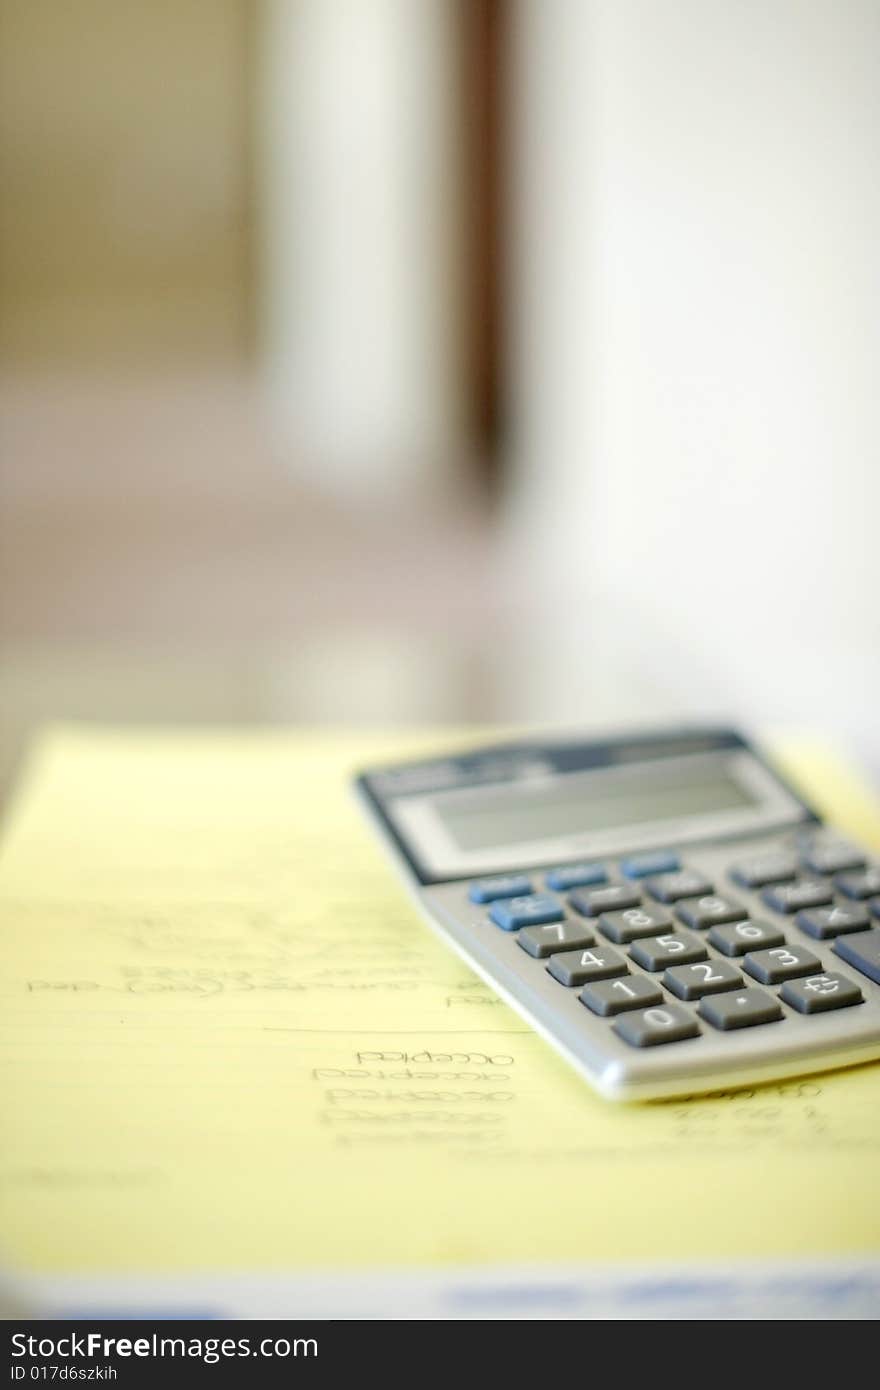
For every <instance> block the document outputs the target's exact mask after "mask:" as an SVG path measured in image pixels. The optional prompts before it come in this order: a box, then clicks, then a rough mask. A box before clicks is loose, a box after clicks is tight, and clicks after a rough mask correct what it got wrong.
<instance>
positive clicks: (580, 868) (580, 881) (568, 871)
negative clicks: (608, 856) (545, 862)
mask: <svg viewBox="0 0 880 1390" xmlns="http://www.w3.org/2000/svg"><path fill="white" fill-rule="evenodd" d="M546 882H547V887H548V888H555V890H556V892H557V893H567V892H568V890H569V889H570V888H589V887H590V885H591V884H593V883H607V882H608V874H607V872H606V870H605V865H604V864H561V865H560V867H559V868H558V869H551V870H550V872H549V873H548V874H547V880H546Z"/></svg>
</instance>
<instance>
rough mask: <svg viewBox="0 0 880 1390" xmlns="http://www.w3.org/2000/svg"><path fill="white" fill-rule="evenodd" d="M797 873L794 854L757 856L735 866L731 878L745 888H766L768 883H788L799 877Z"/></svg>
mask: <svg viewBox="0 0 880 1390" xmlns="http://www.w3.org/2000/svg"><path fill="white" fill-rule="evenodd" d="M797 871H798V862H797V860H796V859H795V857H794V855H793V854H757V855H755V857H754V859H744V860H743V861H742V863H740V864H734V866H733V868H732V869H731V871H730V877H731V878H732V879H733V881H734V883H739V884H740V885H741V886H742V887H743V888H766V887H767V885H768V883H787V882H788V881H789V879H792V878H796V877H797Z"/></svg>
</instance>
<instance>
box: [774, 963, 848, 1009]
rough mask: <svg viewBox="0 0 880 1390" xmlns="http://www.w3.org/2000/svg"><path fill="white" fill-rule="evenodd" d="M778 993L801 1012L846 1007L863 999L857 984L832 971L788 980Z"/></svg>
mask: <svg viewBox="0 0 880 1390" xmlns="http://www.w3.org/2000/svg"><path fill="white" fill-rule="evenodd" d="M779 993H780V996H781V997H782V998H783V999H784V1000H785V1002H786V1004H790V1005H791V1007H792V1008H793V1009H797V1011H798V1013H801V1014H820V1013H824V1012H825V1010H826V1009H848V1008H850V1007H851V1006H852V1005H853V1004H863V1003H864V999H865V996H864V995H863V994H862V991H861V990H860V989H859V987H858V985H857V984H854V983H853V981H852V980H848V979H847V978H846V976H845V975H837V974H835V973H834V972H833V971H832V972H831V973H826V974H825V975H810V976H809V978H808V979H806V980H789V981H788V983H787V984H784V985H783V986H782V989H781V990H780V991H779Z"/></svg>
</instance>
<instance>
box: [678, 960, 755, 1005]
mask: <svg viewBox="0 0 880 1390" xmlns="http://www.w3.org/2000/svg"><path fill="white" fill-rule="evenodd" d="M663 983H664V985H665V986H666V988H667V989H670V990H672V993H673V994H677V995H678V997H679V999H702V998H703V996H704V995H706V994H723V992H724V991H725V990H727V989H738V988H739V986H740V985H741V984H742V983H743V977H742V975H741V974H740V973H739V971H738V970H737V969H736V968H735V966H733V965H731V964H730V962H729V961H726V960H707V961H697V962H696V964H695V965H672V966H670V968H669V969H668V970H667V971H666V974H665V975H664V976H663Z"/></svg>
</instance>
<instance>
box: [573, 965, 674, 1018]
mask: <svg viewBox="0 0 880 1390" xmlns="http://www.w3.org/2000/svg"><path fill="white" fill-rule="evenodd" d="M578 997H579V998H580V1001H581V1003H582V1004H586V1006H587V1008H588V1009H592V1011H593V1013H594V1014H601V1016H602V1018H610V1017H611V1015H612V1014H622V1013H626V1011H627V1010H628V1009H646V1008H648V1006H649V1005H650V1004H662V1003H663V991H662V990H661V989H660V988H659V987H658V986H657V985H655V984H654V981H653V980H646V979H645V977H644V975H627V976H626V978H625V979H623V980H597V981H596V983H595V984H594V985H587V987H586V989H584V990H582V991H581V993H580V995H579V996H578Z"/></svg>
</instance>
